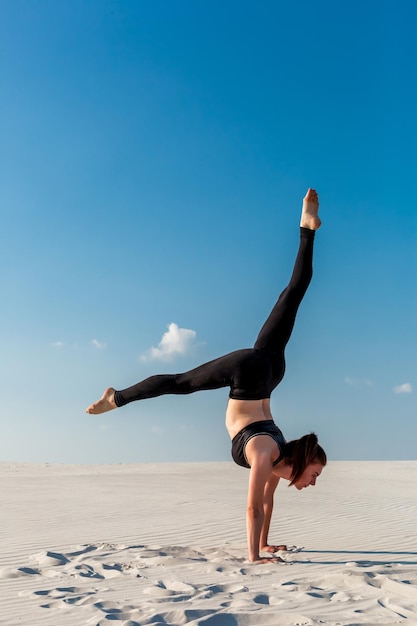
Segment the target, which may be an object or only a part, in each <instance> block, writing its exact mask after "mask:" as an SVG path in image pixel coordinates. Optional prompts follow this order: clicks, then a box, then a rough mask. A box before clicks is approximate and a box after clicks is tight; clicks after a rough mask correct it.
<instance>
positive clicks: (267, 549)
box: [259, 545, 287, 553]
mask: <svg viewBox="0 0 417 626" xmlns="http://www.w3.org/2000/svg"><path fill="white" fill-rule="evenodd" d="M280 550H287V546H284V545H282V546H269V545H268V546H263V547H262V548H259V551H260V552H272V553H273V552H279V551H280Z"/></svg>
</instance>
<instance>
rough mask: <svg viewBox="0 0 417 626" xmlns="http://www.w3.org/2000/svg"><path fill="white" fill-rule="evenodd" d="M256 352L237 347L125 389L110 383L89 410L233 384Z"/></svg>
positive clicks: (95, 410) (103, 410)
mask: <svg viewBox="0 0 417 626" xmlns="http://www.w3.org/2000/svg"><path fill="white" fill-rule="evenodd" d="M252 353H253V350H252V349H249V350H236V351H235V352H230V353H229V354H226V355H224V356H222V357H219V358H218V359H214V360H213V361H209V362H208V363H204V364H203V365H200V366H199V367H196V368H194V369H192V370H189V371H188V372H184V373H182V374H160V375H157V376H150V377H149V378H146V379H145V380H142V381H140V382H139V383H136V384H135V385H132V386H131V387H127V388H126V389H123V390H121V391H116V390H115V389H113V388H112V387H109V388H108V389H106V391H105V392H104V394H103V395H102V397H101V398H100V400H98V401H97V402H94V403H93V404H91V405H90V406H89V407H88V409H87V411H86V412H87V413H93V414H97V413H104V412H106V411H110V410H111V409H115V408H116V407H120V406H124V405H125V404H128V403H129V402H134V401H136V400H146V399H148V398H156V397H158V396H163V395H167V394H173V395H182V394H189V393H194V392H196V391H205V390H209V389H220V388H222V387H228V386H230V385H232V383H233V380H234V376H235V373H236V371H239V364H240V363H241V362H242V361H243V360H245V358H247V356H248V354H252Z"/></svg>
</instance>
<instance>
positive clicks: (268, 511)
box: [259, 474, 287, 552]
mask: <svg viewBox="0 0 417 626" xmlns="http://www.w3.org/2000/svg"><path fill="white" fill-rule="evenodd" d="M278 483H279V478H278V476H275V475H274V474H271V475H270V477H269V478H268V480H267V481H266V484H265V487H264V503H263V507H264V523H263V525H262V530H261V539H260V543H259V550H260V551H263V552H277V551H278V550H286V548H287V546H285V545H279V546H276V545H271V546H270V545H269V544H268V534H269V527H270V524H271V517H272V511H273V508H274V493H275V489H276V488H277V486H278Z"/></svg>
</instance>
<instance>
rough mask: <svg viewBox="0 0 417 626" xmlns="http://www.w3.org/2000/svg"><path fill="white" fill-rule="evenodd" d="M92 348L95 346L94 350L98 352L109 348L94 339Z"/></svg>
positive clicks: (91, 343) (91, 344)
mask: <svg viewBox="0 0 417 626" xmlns="http://www.w3.org/2000/svg"><path fill="white" fill-rule="evenodd" d="M90 346H93V347H94V348H96V349H97V350H103V349H104V348H107V344H105V343H103V342H101V341H98V340H97V339H92V340H91V341H90Z"/></svg>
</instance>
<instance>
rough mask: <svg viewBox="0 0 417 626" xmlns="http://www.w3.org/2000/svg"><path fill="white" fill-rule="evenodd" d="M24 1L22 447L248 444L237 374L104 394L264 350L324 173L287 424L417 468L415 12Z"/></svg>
mask: <svg viewBox="0 0 417 626" xmlns="http://www.w3.org/2000/svg"><path fill="white" fill-rule="evenodd" d="M0 17H1V19H0V40H1V44H0V45H1V50H0V55H1V67H2V70H1V73H0V93H1V98H0V112H1V114H0V124H1V138H2V139H1V147H0V177H1V185H0V207H1V209H0V210H1V218H2V219H1V229H0V240H1V241H0V258H1V263H0V288H1V292H2V295H3V297H2V306H1V313H0V314H1V318H2V320H1V326H0V328H1V330H0V342H1V343H0V345H1V356H2V358H1V365H0V367H1V372H0V375H1V387H2V408H1V422H2V437H1V440H0V459H1V460H5V461H6V460H7V461H36V462H69V463H97V462H106V463H115V462H161V461H180V460H183V461H188V460H189V461H195V460H202V461H210V460H213V461H214V460H228V459H229V458H230V456H229V449H230V443H229V441H228V438H227V434H226V431H225V429H224V410H225V405H226V401H227V396H228V390H227V389H223V390H218V391H214V392H203V393H200V394H196V395H193V396H186V397H164V398H159V399H155V400H149V401H144V402H140V403H134V404H131V405H129V406H127V407H124V408H123V409H120V410H118V411H113V412H111V413H109V414H106V415H102V416H89V415H86V414H85V413H84V409H85V407H86V406H87V405H88V404H90V403H91V402H92V401H94V400H95V399H97V398H98V397H99V396H100V395H101V393H102V391H103V389H104V388H105V387H106V386H108V385H113V386H115V387H116V388H123V387H125V386H128V385H130V384H133V383H134V382H137V381H138V380H140V379H142V378H145V377H147V376H149V375H151V374H154V373H164V372H179V371H184V370H186V369H189V368H191V367H194V366H196V365H198V364H199V363H201V362H204V361H207V360H209V359H212V358H215V357H217V356H219V355H221V354H224V353H227V352H229V351H231V350H234V349H238V348H243V347H249V346H251V345H252V344H253V341H254V340H255V338H256V335H257V332H258V330H259V328H260V326H261V324H262V323H263V321H264V319H265V317H266V316H267V314H268V312H269V310H270V308H271V306H272V305H273V303H274V302H275V299H276V297H277V295H278V294H279V292H280V291H281V289H282V288H283V287H284V286H285V284H286V281H287V280H288V278H289V275H290V272H291V269H292V263H293V260H294V257H295V253H296V248H297V245H298V223H299V212H300V206H301V198H302V196H303V195H304V193H305V190H306V189H307V187H309V186H311V187H315V188H316V189H317V190H318V191H319V194H320V203H321V215H322V219H323V227H322V229H321V230H320V232H319V233H318V235H317V238H316V248H315V261H314V271H315V274H314V278H313V281H312V284H311V287H310V290H309V292H308V294H307V296H306V298H305V301H304V302H303V305H302V307H301V309H300V313H299V317H298V319H297V323H296V327H295V330H294V333H293V337H292V339H291V343H290V345H289V346H288V349H287V373H286V376H285V378H284V380H283V382H282V383H281V385H280V386H279V388H277V389H276V390H275V392H274V394H273V400H272V410H273V414H274V417H275V420H276V421H277V423H278V424H279V425H280V427H281V428H282V430H283V431H284V433H285V435H286V436H287V438H294V437H298V436H300V435H302V434H304V433H305V432H310V431H312V430H314V431H315V432H317V433H318V435H319V438H320V441H321V442H322V444H323V446H324V447H325V449H326V451H327V452H328V455H329V457H330V458H331V459H333V460H339V459H353V460H355V459H369V460H372V459H416V458H417V447H416V444H415V442H416V441H417V419H416V418H417V411H416V390H417V368H416V354H417V334H416V321H415V320H416V319H417V288H416V278H415V276H416V269H417V252H416V250H417V247H416V239H417V211H416V188H415V187H416V175H415V174H416V171H417V156H416V146H417V118H416V111H417V81H416V78H417V71H416V70H417V67H416V66H417V61H416V59H417V55H416V49H415V26H416V22H417V9H416V5H415V3H414V2H412V1H411V0H409V1H407V0H405V1H402V2H400V3H397V2H394V1H378V2H377V1H371V0H370V1H368V2H365V3H363V2H359V1H356V0H354V1H353V2H351V3H349V5H347V4H345V3H335V2H333V1H331V0H317V1H315V2H311V1H310V0H308V1H307V0H301V1H298V2H280V1H279V0H277V1H262V0H261V1H257V2H237V1H234V0H222V2H220V1H217V0H210V2H206V1H202V2H195V1H189V0H179V1H178V2H173V1H168V0H165V1H155V0H152V1H151V0H146V1H145V0H144V1H141V0H136V1H129V0H126V1H124V2H115V1H111V0H61V1H60V2H55V0H49V1H48V0H38V1H35V0H30V1H29V0H26V1H25V0H20V1H19V2H15V1H14V0H3V2H2V3H1V7H0ZM172 324H173V325H174V326H170V328H171V331H169V329H168V327H169V325H172ZM172 331H175V332H174V334H173V333H172ZM187 331H188V332H187ZM165 333H168V335H165V339H164V342H163V345H162V347H161V345H160V342H161V340H162V338H163V336H164V334H165ZM175 341H176V343H175ZM152 348H154V349H156V350H153V351H152Z"/></svg>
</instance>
